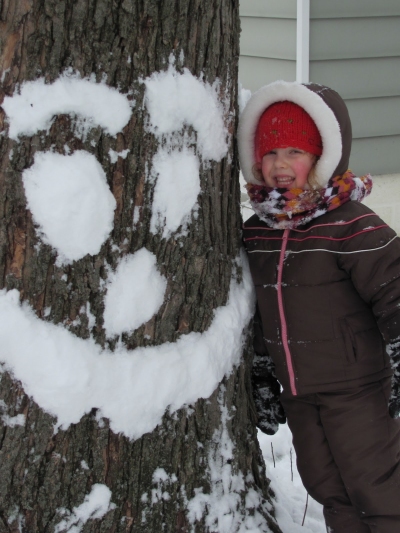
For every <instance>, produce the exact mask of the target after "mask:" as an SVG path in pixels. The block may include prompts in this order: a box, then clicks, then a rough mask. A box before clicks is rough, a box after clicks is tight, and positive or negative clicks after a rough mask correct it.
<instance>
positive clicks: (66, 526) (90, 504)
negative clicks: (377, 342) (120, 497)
mask: <svg viewBox="0 0 400 533" xmlns="http://www.w3.org/2000/svg"><path fill="white" fill-rule="evenodd" d="M110 502H111V491H110V489H109V488H108V487H107V486H106V485H102V484H100V483H96V484H94V485H93V486H92V490H91V492H90V494H87V495H86V496H85V499H84V501H83V503H82V504H81V505H79V506H78V507H74V508H73V509H72V512H70V511H67V510H66V509H64V508H61V509H58V512H59V513H60V514H63V515H66V518H64V520H62V521H61V522H59V523H58V524H57V525H56V527H55V528H54V533H61V532H63V533H80V532H81V531H82V528H83V526H84V525H85V524H86V522H87V521H88V520H95V519H96V518H97V519H99V518H103V516H104V515H105V514H106V513H108V512H109V511H111V510H112V509H115V507H116V506H115V504H114V503H110Z"/></svg>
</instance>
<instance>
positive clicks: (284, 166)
mask: <svg viewBox="0 0 400 533" xmlns="http://www.w3.org/2000/svg"><path fill="white" fill-rule="evenodd" d="M315 160H316V157H315V155H313V154H310V153H309V152H305V151H304V150H300V148H293V147H291V146H290V147H288V148H275V149H274V150H270V151H269V152H267V153H266V154H265V155H264V157H263V158H262V162H261V173H262V176H263V179H264V182H265V184H266V185H267V186H268V187H279V188H281V189H282V188H284V189H297V188H298V189H308V188H309V184H308V182H307V178H308V175H309V173H310V171H311V169H312V168H313V166H314V164H315Z"/></svg>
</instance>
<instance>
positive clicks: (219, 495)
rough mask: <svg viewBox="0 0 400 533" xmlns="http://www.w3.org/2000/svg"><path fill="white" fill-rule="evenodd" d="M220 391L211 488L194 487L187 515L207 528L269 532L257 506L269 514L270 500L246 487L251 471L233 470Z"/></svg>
mask: <svg viewBox="0 0 400 533" xmlns="http://www.w3.org/2000/svg"><path fill="white" fill-rule="evenodd" d="M223 392H224V387H221V392H220V397H219V400H218V403H219V405H220V409H221V427H220V428H219V429H218V430H215V432H214V435H213V438H212V440H213V444H214V446H211V449H210V451H209V456H208V472H207V474H208V475H209V481H210V484H211V490H210V492H209V493H208V494H206V493H204V492H203V488H202V487H200V488H198V489H195V492H196V495H195V496H194V497H193V498H192V499H190V500H189V501H188V502H187V508H188V519H189V522H190V524H192V525H193V526H194V525H195V524H196V522H201V521H202V520H203V519H204V520H205V525H206V527H207V531H218V533H245V532H247V533H250V532H252V533H254V532H255V531H257V533H270V531H271V530H270V528H269V526H268V523H267V521H266V519H265V517H264V516H263V515H262V514H261V513H260V512H259V510H260V509H262V510H263V511H264V513H265V514H267V515H270V512H271V511H272V506H271V504H270V503H269V502H267V501H266V500H264V499H263V497H262V495H261V492H257V491H256V490H255V489H254V488H248V487H247V484H249V485H251V487H254V486H255V485H254V479H253V476H252V474H250V473H248V474H247V475H246V476H244V474H243V473H242V472H240V471H238V472H234V471H233V468H232V462H233V460H234V444H233V442H232V439H231V438H230V436H229V432H228V428H227V422H228V420H229V413H228V408H227V407H226V405H224V404H223V398H222V395H223ZM270 516H271V515H270ZM271 519H273V518H272V516H271ZM273 520H274V519H273ZM192 531H193V532H194V531H195V527H193V529H192Z"/></svg>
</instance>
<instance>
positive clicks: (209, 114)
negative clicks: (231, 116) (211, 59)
mask: <svg viewBox="0 0 400 533" xmlns="http://www.w3.org/2000/svg"><path fill="white" fill-rule="evenodd" d="M143 83H144V84H145V86H146V93H145V104H146V106H147V109H148V112H149V114H150V123H149V125H148V127H149V130H150V131H151V132H152V133H153V134H154V135H156V136H158V137H160V136H163V135H164V136H168V135H173V134H175V132H179V131H180V132H181V130H182V128H183V127H184V126H192V127H193V128H194V129H195V130H196V131H197V148H198V150H199V152H200V154H201V155H202V157H203V158H204V159H208V160H211V159H212V160H214V161H221V159H222V158H223V157H224V156H225V155H226V153H227V151H228V144H227V137H228V132H227V130H226V128H225V124H224V120H223V111H222V106H221V103H220V102H219V100H218V95H217V93H216V90H215V89H214V88H213V87H212V86H211V85H210V84H209V83H206V82H203V81H201V80H199V79H198V78H196V77H195V76H193V74H191V73H190V72H189V70H188V69H186V68H185V69H183V73H179V72H177V71H176V69H175V67H174V66H173V65H172V64H170V66H169V68H168V70H166V71H163V72H154V73H153V74H152V75H151V76H149V77H148V78H146V79H145V80H144V82H143ZM180 135H182V133H180Z"/></svg>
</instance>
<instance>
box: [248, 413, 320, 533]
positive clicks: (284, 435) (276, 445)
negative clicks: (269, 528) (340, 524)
mask: <svg viewBox="0 0 400 533" xmlns="http://www.w3.org/2000/svg"><path fill="white" fill-rule="evenodd" d="M258 440H259V442H260V446H261V450H262V452H263V456H264V460H265V463H266V466H267V476H268V477H269V479H270V480H271V487H272V490H273V491H274V492H275V496H276V499H275V512H276V518H277V520H278V524H279V526H280V528H281V529H282V532H283V533H326V528H325V522H324V518H323V515H322V506H321V505H320V504H319V503H317V502H316V501H315V500H313V499H312V498H311V497H309V498H308V506H307V512H306V516H305V519H304V526H303V527H302V525H301V524H302V523H303V518H304V511H305V508H306V503H307V492H306V490H305V489H304V487H303V484H302V482H301V479H300V476H299V473H298V472H297V468H296V454H295V452H294V450H293V446H292V434H291V433H290V430H289V428H288V426H287V424H284V425H283V426H280V428H279V431H278V432H277V433H276V434H275V435H273V436H272V437H270V436H269V435H265V434H264V433H261V431H259V432H258ZM274 459H275V464H274Z"/></svg>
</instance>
